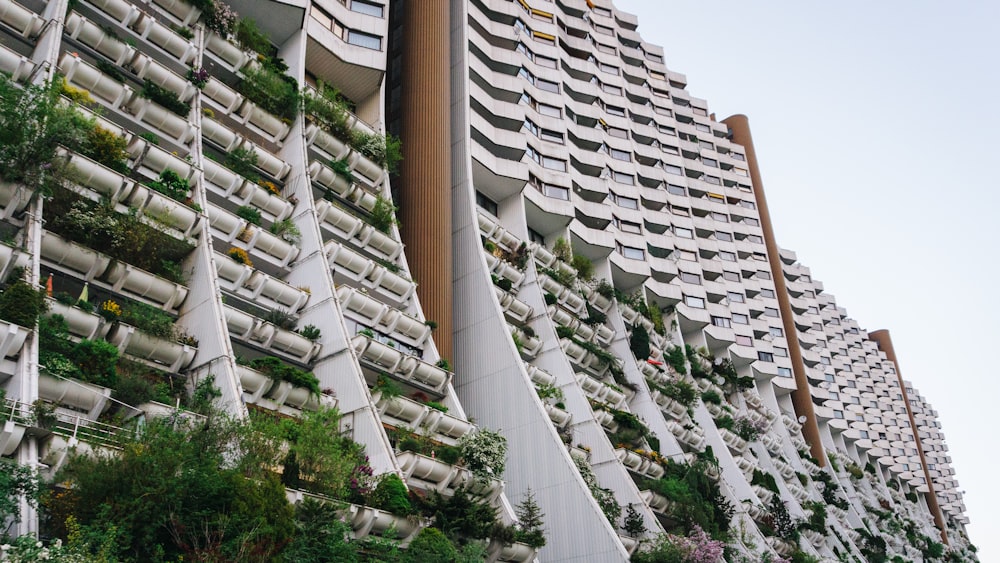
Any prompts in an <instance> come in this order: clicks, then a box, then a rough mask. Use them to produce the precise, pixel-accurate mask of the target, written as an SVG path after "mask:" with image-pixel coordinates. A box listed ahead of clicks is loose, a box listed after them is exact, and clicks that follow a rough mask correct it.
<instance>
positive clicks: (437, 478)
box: [396, 452, 462, 492]
mask: <svg viewBox="0 0 1000 563" xmlns="http://www.w3.org/2000/svg"><path fill="white" fill-rule="evenodd" d="M396 461H397V462H398V463H399V469H400V471H402V472H403V476H404V478H406V479H407V480H409V479H418V480H420V481H423V482H425V483H427V484H429V485H430V487H429V488H430V489H434V490H436V491H438V492H442V491H445V490H447V489H448V488H449V486H450V485H451V483H452V481H454V480H455V478H456V477H457V476H458V474H459V472H460V471H462V468H460V467H456V466H454V465H451V464H449V463H445V462H443V461H441V460H438V459H433V458H431V457H428V456H425V455H422V454H418V453H414V452H400V453H399V454H397V455H396Z"/></svg>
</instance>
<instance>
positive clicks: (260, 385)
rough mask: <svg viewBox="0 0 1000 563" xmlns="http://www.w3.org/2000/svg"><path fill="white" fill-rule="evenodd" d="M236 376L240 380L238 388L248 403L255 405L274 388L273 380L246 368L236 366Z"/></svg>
mask: <svg viewBox="0 0 1000 563" xmlns="http://www.w3.org/2000/svg"><path fill="white" fill-rule="evenodd" d="M236 375H237V376H238V377H239V378H240V386H241V387H242V388H243V393H244V396H247V395H249V398H247V402H248V403H256V402H257V401H258V400H259V399H260V398H261V397H263V396H264V394H265V393H267V392H268V391H270V390H271V387H273V386H274V380H273V379H271V378H270V377H268V376H266V375H264V374H263V373H261V372H259V371H257V370H255V369H252V368H249V367H247V366H241V365H238V364H237V366H236Z"/></svg>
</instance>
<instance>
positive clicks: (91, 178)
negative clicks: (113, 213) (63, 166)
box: [60, 150, 134, 202]
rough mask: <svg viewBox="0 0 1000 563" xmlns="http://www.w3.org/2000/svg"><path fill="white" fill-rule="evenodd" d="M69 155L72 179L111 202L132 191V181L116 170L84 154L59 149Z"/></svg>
mask: <svg viewBox="0 0 1000 563" xmlns="http://www.w3.org/2000/svg"><path fill="white" fill-rule="evenodd" d="M60 153H62V154H63V155H64V156H68V157H69V165H70V167H72V169H73V180H74V181H75V182H76V183H77V184H79V185H81V186H83V187H85V188H89V189H91V190H94V191H95V192H97V193H99V194H101V195H103V196H105V197H107V198H108V199H109V200H111V201H112V202H118V200H119V199H120V198H122V197H124V196H126V195H128V194H129V193H131V192H132V190H133V188H134V182H133V181H132V180H129V179H128V178H126V177H125V176H122V175H121V174H119V173H118V172H115V171H114V170H112V169H110V168H108V167H107V166H104V165H103V164H100V163H98V162H95V161H93V160H91V159H89V158H87V157H85V156H82V155H79V154H76V153H70V152H69V151H65V150H60Z"/></svg>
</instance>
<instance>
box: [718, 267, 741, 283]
mask: <svg viewBox="0 0 1000 563" xmlns="http://www.w3.org/2000/svg"><path fill="white" fill-rule="evenodd" d="M722 279H724V280H727V281H733V282H738V281H740V275H739V274H737V273H736V272H730V271H727V270H723V271H722Z"/></svg>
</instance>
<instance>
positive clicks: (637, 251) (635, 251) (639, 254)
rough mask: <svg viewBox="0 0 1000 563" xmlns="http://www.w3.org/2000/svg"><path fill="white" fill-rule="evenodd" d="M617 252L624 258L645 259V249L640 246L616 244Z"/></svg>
mask: <svg viewBox="0 0 1000 563" xmlns="http://www.w3.org/2000/svg"><path fill="white" fill-rule="evenodd" d="M618 252H619V254H621V255H622V256H624V257H625V258H629V259H631V260H645V259H646V251H645V250H643V249H641V248H636V247H634V246H625V245H624V244H618Z"/></svg>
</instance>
